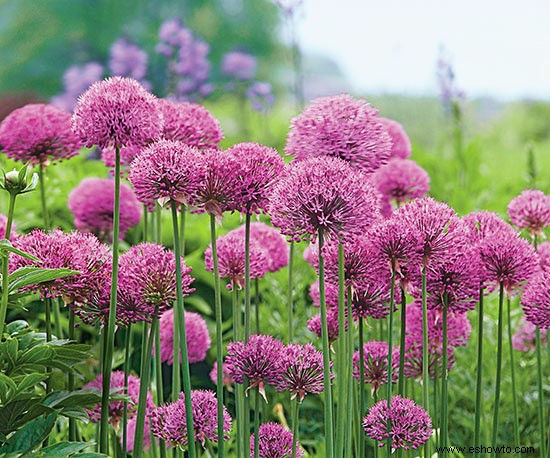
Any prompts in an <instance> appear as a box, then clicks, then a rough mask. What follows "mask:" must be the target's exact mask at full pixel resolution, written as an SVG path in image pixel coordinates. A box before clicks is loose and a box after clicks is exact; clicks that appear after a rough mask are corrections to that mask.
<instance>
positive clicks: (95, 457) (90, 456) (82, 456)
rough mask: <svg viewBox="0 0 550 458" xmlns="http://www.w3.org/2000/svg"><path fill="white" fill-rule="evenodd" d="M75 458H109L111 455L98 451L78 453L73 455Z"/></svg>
mask: <svg viewBox="0 0 550 458" xmlns="http://www.w3.org/2000/svg"><path fill="white" fill-rule="evenodd" d="M73 457H74V458H109V455H105V454H104V453H97V452H87V453H77V454H76V455H73Z"/></svg>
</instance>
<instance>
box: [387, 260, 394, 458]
mask: <svg viewBox="0 0 550 458" xmlns="http://www.w3.org/2000/svg"><path fill="white" fill-rule="evenodd" d="M394 295H395V269H393V268H392V270H391V280H390V315H389V321H388V391H387V395H386V399H387V402H388V409H391V396H392V381H393V374H392V370H393V361H392V356H393V355H392V353H393V351H392V348H393V309H394V308H395V307H394V305H395V302H394V301H395V298H394ZM391 428H392V426H391V421H390V420H389V419H388V433H389V432H390V431H391ZM391 445H392V437H391V434H388V440H387V444H386V453H387V456H388V458H390V457H391V453H392V447H391Z"/></svg>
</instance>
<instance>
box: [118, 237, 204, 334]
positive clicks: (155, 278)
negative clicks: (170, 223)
mask: <svg viewBox="0 0 550 458" xmlns="http://www.w3.org/2000/svg"><path fill="white" fill-rule="evenodd" d="M181 266H182V267H181V269H182V284H181V286H182V292H183V295H184V297H185V296H188V295H189V294H190V293H192V292H193V291H194V290H195V289H194V288H192V287H191V283H193V278H192V277H191V275H189V274H190V272H191V267H187V266H186V265H185V261H184V259H183V258H181ZM176 286H177V285H176V258H175V256H174V253H173V252H172V251H169V250H167V249H166V248H165V247H164V246H162V245H159V244H156V243H140V244H139V245H135V246H133V247H131V248H130V249H129V250H128V251H126V252H125V253H124V254H122V255H121V256H120V261H119V279H118V287H119V290H118V296H117V297H118V302H119V307H120V308H121V310H124V312H125V314H127V315H128V317H129V318H130V321H131V322H136V321H148V322H150V321H151V319H152V318H153V316H154V314H155V308H158V313H159V316H160V315H161V314H162V312H164V311H166V310H168V308H170V307H172V305H173V303H174V301H175V300H176V289H177V288H176ZM161 321H162V319H161ZM161 334H162V331H161Z"/></svg>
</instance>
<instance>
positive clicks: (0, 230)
mask: <svg viewBox="0 0 550 458" xmlns="http://www.w3.org/2000/svg"><path fill="white" fill-rule="evenodd" d="M7 228H8V217H7V216H6V215H3V214H2V213H0V239H5V238H6V229H7ZM16 238H17V234H16V232H15V223H13V222H12V223H11V233H10V242H13V241H14V240H15V239H16ZM285 243H286V241H285ZM287 263H288V261H287Z"/></svg>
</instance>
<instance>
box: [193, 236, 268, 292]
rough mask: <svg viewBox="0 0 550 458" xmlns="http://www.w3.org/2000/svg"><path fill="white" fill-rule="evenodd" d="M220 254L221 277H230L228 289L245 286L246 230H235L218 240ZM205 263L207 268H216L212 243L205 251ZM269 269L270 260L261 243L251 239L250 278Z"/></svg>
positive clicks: (261, 274) (218, 252)
mask: <svg viewBox="0 0 550 458" xmlns="http://www.w3.org/2000/svg"><path fill="white" fill-rule="evenodd" d="M216 249H217V254H218V268H219V273H220V278H228V279H229V283H228V285H227V288H228V289H233V288H234V287H235V286H237V287H238V288H242V287H243V286H244V273H245V272H244V270H245V258H244V254H245V236H244V231H241V230H233V231H230V232H228V233H227V234H225V235H222V236H221V237H218V239H217V240H216ZM204 264H205V268H206V270H210V271H213V270H214V262H213V259H212V245H209V246H208V248H207V249H206V250H205V252H204ZM267 270H268V261H267V257H266V252H265V250H264V249H263V248H262V247H261V246H260V244H259V243H258V242H257V241H256V240H253V239H251V240H250V278H261V277H263V276H264V275H265V274H266V273H267Z"/></svg>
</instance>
